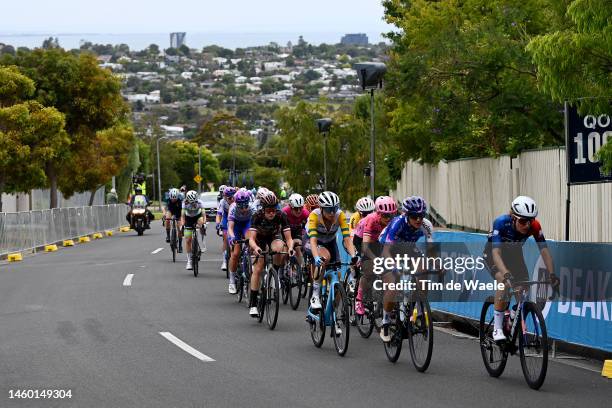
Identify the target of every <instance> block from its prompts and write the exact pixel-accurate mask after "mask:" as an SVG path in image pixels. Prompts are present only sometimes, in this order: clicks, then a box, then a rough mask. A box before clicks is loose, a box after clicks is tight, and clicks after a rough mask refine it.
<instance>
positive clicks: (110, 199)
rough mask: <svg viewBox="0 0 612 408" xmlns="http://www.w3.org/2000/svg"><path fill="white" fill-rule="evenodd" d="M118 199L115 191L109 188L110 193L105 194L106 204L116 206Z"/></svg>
mask: <svg viewBox="0 0 612 408" xmlns="http://www.w3.org/2000/svg"><path fill="white" fill-rule="evenodd" d="M118 203H119V197H117V190H115V189H114V188H111V191H110V193H108V194H106V204H118Z"/></svg>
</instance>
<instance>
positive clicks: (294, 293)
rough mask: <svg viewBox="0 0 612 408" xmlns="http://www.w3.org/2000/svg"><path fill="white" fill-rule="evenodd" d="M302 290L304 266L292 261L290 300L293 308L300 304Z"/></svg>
mask: <svg viewBox="0 0 612 408" xmlns="http://www.w3.org/2000/svg"><path fill="white" fill-rule="evenodd" d="M301 292H302V268H301V267H300V265H298V264H297V263H293V262H292V263H291V266H290V267H289V301H290V303H291V308H292V309H293V310H297V308H298V307H299V306H300V300H301V298H302V297H301V296H300V295H301Z"/></svg>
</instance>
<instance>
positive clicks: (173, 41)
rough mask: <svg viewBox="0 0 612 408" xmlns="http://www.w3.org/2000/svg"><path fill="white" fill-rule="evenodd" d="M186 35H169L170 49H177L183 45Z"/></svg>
mask: <svg viewBox="0 0 612 408" xmlns="http://www.w3.org/2000/svg"><path fill="white" fill-rule="evenodd" d="M186 35H187V33H170V48H179V47H180V46H181V45H183V44H185V36H186Z"/></svg>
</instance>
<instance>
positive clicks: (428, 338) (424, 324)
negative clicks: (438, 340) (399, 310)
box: [408, 300, 434, 372]
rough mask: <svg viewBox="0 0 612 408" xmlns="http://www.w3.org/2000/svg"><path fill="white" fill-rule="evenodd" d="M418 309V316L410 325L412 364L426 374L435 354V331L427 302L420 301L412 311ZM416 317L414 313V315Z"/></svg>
mask: <svg viewBox="0 0 612 408" xmlns="http://www.w3.org/2000/svg"><path fill="white" fill-rule="evenodd" d="M414 308H416V310H417V315H416V316H415V319H414V321H412V320H410V324H409V325H408V342H409V343H408V344H409V345H410V356H411V357H412V364H414V367H415V368H416V369H417V371H420V372H425V370H427V367H429V363H431V356H432V354H433V342H434V329H433V321H432V320H431V309H430V307H429V302H428V301H427V300H419V301H418V302H416V303H415V304H414V305H413V306H412V308H411V309H409V310H414ZM413 316H414V313H413Z"/></svg>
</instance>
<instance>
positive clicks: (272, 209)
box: [264, 207, 276, 214]
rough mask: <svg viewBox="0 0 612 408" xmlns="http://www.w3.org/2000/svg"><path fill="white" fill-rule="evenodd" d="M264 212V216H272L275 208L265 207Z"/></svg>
mask: <svg viewBox="0 0 612 408" xmlns="http://www.w3.org/2000/svg"><path fill="white" fill-rule="evenodd" d="M264 212H265V213H266V214H273V213H275V212H276V208H274V207H266V208H264Z"/></svg>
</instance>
